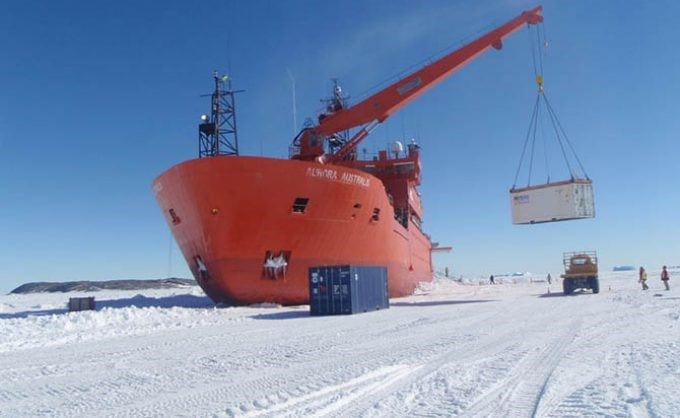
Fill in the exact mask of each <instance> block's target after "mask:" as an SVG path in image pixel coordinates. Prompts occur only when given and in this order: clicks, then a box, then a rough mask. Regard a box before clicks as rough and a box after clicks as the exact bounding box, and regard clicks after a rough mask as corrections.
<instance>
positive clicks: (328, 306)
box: [309, 265, 390, 315]
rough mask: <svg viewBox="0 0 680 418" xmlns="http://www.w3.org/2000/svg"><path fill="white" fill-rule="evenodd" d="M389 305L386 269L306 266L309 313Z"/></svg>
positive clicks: (317, 313)
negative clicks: (308, 267) (307, 269)
mask: <svg viewBox="0 0 680 418" xmlns="http://www.w3.org/2000/svg"><path fill="white" fill-rule="evenodd" d="M389 307H390V299H389V291H388V288H387V268H386V267H383V266H351V265H344V266H320V267H311V268H310V269H309V310H310V313H311V314H312V315H342V314H353V313H359V312H368V311H375V310H378V309H387V308H389Z"/></svg>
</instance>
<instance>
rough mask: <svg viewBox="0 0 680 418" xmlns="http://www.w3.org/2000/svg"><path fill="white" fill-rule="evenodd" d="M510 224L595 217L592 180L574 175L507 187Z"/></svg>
mask: <svg viewBox="0 0 680 418" xmlns="http://www.w3.org/2000/svg"><path fill="white" fill-rule="evenodd" d="M510 205H511V207H512V223H513V224H534V223H541V222H555V221H566V220H571V219H584V218H593V217H595V205H594V199H593V186H592V181H591V180H589V179H574V180H567V181H562V182H556V183H547V184H543V185H539V186H532V187H525V188H522V189H512V190H510Z"/></svg>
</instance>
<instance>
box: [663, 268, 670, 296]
mask: <svg viewBox="0 0 680 418" xmlns="http://www.w3.org/2000/svg"><path fill="white" fill-rule="evenodd" d="M668 279H670V276H669V275H668V270H666V266H663V269H661V281H662V282H663V285H664V286H665V287H666V290H671V288H670V286H668Z"/></svg>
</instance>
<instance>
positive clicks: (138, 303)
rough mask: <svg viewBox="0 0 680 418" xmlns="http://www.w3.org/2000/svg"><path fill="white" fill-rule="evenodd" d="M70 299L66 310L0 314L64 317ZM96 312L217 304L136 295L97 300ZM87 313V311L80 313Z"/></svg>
mask: <svg viewBox="0 0 680 418" xmlns="http://www.w3.org/2000/svg"><path fill="white" fill-rule="evenodd" d="M67 304H68V297H65V298H64V308H51V309H34V310H27V311H19V312H13V313H0V319H16V318H27V317H29V316H49V315H63V314H67V313H69V310H68V308H67V307H66V306H67ZM95 304H96V309H95V310H96V311H100V310H102V309H105V308H109V309H123V308H129V307H135V308H197V309H205V308H213V307H214V306H215V303H214V302H213V301H212V300H210V298H208V297H207V296H196V295H174V296H165V297H160V298H155V297H147V296H143V295H136V296H133V297H131V298H125V299H102V300H95ZM80 312H87V311H80Z"/></svg>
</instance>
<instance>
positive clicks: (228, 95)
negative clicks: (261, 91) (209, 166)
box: [198, 71, 243, 158]
mask: <svg viewBox="0 0 680 418" xmlns="http://www.w3.org/2000/svg"><path fill="white" fill-rule="evenodd" d="M213 79H214V80H215V90H214V91H213V93H212V94H210V95H205V96H210V97H211V104H212V105H211V112H210V115H206V114H203V115H201V123H200V124H199V125H198V157H199V158H203V157H216V156H219V155H238V134H237V130H236V104H235V101H234V95H235V94H236V93H240V92H242V91H243V90H233V89H232V88H231V79H229V77H228V76H227V75H226V74H225V75H222V76H220V75H219V74H218V73H217V71H215V72H214V73H213Z"/></svg>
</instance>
